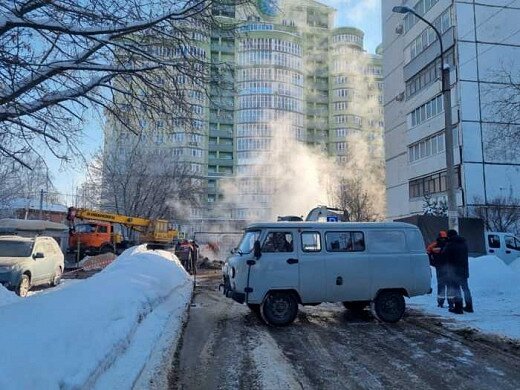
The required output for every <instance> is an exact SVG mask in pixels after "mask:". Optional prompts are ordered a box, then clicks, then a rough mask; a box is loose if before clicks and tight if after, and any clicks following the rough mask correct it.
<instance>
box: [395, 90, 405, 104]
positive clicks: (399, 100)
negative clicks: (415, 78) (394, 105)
mask: <svg viewBox="0 0 520 390" xmlns="http://www.w3.org/2000/svg"><path fill="white" fill-rule="evenodd" d="M395 100H396V101H398V102H402V101H403V100H404V92H401V93H399V94H397V95H396V96H395Z"/></svg>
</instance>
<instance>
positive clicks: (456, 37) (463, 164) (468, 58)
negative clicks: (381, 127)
mask: <svg viewBox="0 0 520 390" xmlns="http://www.w3.org/2000/svg"><path fill="white" fill-rule="evenodd" d="M499 3H500V4H498V3H497V2H495V1H480V2H478V3H476V2H467V1H452V0H409V1H402V0H391V1H384V2H382V20H383V51H384V60H383V62H384V83H385V93H384V118H385V134H384V138H385V159H386V180H387V188H386V193H387V207H388V217H389V218H396V217H401V216H407V215H410V214H415V213H422V212H423V206H424V204H425V197H428V198H431V199H434V200H439V201H445V199H446V160H445V153H446V151H445V145H444V115H443V114H444V110H445V109H446V107H443V99H442V91H441V82H440V65H441V64H440V59H439V52H440V48H439V42H438V39H437V38H436V35H435V33H434V31H433V30H432V29H431V28H429V27H428V26H427V25H426V24H425V23H423V22H422V21H420V20H419V19H418V18H416V17H414V16H413V15H412V14H406V15H402V14H396V13H393V12H392V8H393V7H394V6H397V5H399V6H401V5H407V6H409V7H411V8H413V9H414V10H415V11H416V12H417V13H419V14H420V15H422V16H423V17H424V18H425V19H427V20H428V21H431V22H432V23H433V24H434V25H435V26H436V28H437V29H438V30H439V31H440V32H441V34H442V39H443V46H444V51H445V53H444V55H445V63H448V64H449V65H450V69H451V72H450V75H451V98H452V99H451V100H452V107H451V108H450V109H451V110H452V117H453V123H452V126H453V128H454V132H453V133H454V149H453V153H454V159H455V165H456V173H457V179H456V182H455V184H456V186H457V205H458V206H459V208H460V211H461V212H463V213H465V214H466V215H471V212H472V208H474V207H477V206H482V205H490V204H492V203H493V200H494V199H498V198H501V197H502V198H503V197H509V196H510V195H511V194H515V193H516V194H518V193H519V192H520V160H519V157H518V156H513V155H511V153H507V150H508V146H507V145H506V144H505V143H502V148H503V152H502V153H492V149H494V150H495V151H496V143H494V144H493V145H494V147H493V148H491V147H490V146H491V143H490V141H491V140H492V139H493V138H494V136H493V131H494V128H495V124H496V123H495V122H497V119H496V118H494V117H493V116H492V115H490V110H489V102H490V100H489V99H490V96H491V95H492V94H490V93H489V91H490V90H492V89H493V87H494V85H496V84H495V83H499V82H501V80H500V79H499V78H498V76H497V72H496V70H498V69H500V68H501V66H502V65H501V64H504V63H506V62H508V61H511V62H516V64H518V60H520V51H519V50H518V47H519V45H520V34H518V29H517V26H516V24H515V20H516V19H517V18H516V17H515V15H516V16H520V5H519V4H518V2H509V3H508V4H507V7H506V6H505V2H499ZM512 3H515V4H512ZM450 152H451V151H450Z"/></svg>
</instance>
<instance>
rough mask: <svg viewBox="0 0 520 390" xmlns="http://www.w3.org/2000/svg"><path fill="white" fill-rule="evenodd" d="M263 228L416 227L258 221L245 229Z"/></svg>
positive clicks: (388, 224) (396, 223)
mask: <svg viewBox="0 0 520 390" xmlns="http://www.w3.org/2000/svg"><path fill="white" fill-rule="evenodd" d="M264 228H272V229H274V228H302V229H324V228H325V229H331V230H332V229H381V228H386V229H395V228H400V229H418V227H417V226H415V225H412V224H410V223H405V222H286V221H280V222H258V223H253V224H251V225H248V226H247V228H246V229H247V230H251V229H264Z"/></svg>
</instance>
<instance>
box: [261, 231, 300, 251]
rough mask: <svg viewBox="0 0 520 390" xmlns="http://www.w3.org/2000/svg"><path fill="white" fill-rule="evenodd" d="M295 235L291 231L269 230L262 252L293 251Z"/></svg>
mask: <svg viewBox="0 0 520 390" xmlns="http://www.w3.org/2000/svg"><path fill="white" fill-rule="evenodd" d="M292 251H293V237H292V233H290V232H269V233H268V234H267V237H266V238H265V241H264V245H263V246H262V252H266V253H269V252H292Z"/></svg>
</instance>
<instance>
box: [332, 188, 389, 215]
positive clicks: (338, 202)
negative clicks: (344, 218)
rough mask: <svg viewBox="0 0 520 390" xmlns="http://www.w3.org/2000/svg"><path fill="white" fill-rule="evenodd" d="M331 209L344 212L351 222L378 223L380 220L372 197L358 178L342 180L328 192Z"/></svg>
mask: <svg viewBox="0 0 520 390" xmlns="http://www.w3.org/2000/svg"><path fill="white" fill-rule="evenodd" d="M330 197H331V200H332V204H333V207H335V208H338V209H341V210H346V211H347V212H348V214H349V220H350V221H352V222H362V221H378V220H381V219H382V216H381V215H379V214H378V213H377V211H376V209H375V207H374V203H373V199H372V198H373V197H372V196H371V195H370V193H369V192H368V191H367V190H366V189H364V188H363V185H362V183H361V180H360V179H359V178H351V179H342V180H341V182H340V184H339V185H337V186H335V187H334V188H333V189H332V190H331V191H330Z"/></svg>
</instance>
